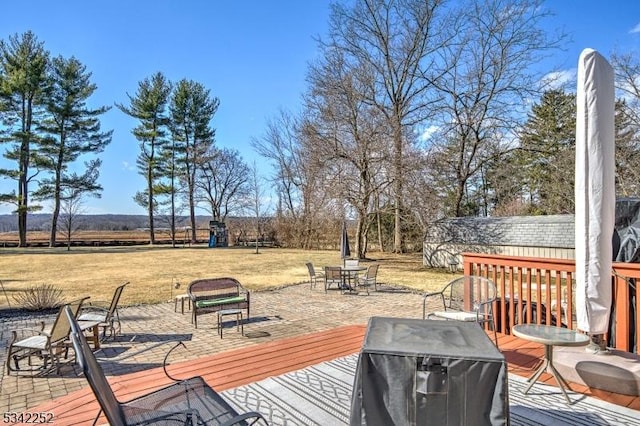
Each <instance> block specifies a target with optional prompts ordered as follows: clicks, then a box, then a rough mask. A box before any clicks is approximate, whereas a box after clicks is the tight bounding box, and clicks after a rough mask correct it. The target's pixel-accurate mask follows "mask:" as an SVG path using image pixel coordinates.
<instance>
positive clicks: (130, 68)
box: [0, 0, 640, 214]
mask: <svg viewBox="0 0 640 426" xmlns="http://www.w3.org/2000/svg"><path fill="white" fill-rule="evenodd" d="M604 4H606V6H603V5H604ZM545 6H546V7H547V8H548V9H550V10H552V11H553V12H554V13H555V14H556V16H555V17H553V18H552V19H550V20H549V21H548V22H547V28H549V29H553V28H563V29H564V31H566V32H567V33H569V34H570V36H571V41H570V42H568V43H567V44H566V50H565V51H564V52H561V53H559V54H558V55H556V56H554V57H553V58H551V60H550V62H549V69H551V68H552V67H553V66H556V67H559V69H561V70H564V71H567V75H571V73H572V72H575V68H576V64H577V60H578V55H579V54H580V51H581V50H582V49H583V48H586V47H591V48H594V49H596V50H599V51H600V52H601V53H603V54H604V55H605V56H608V55H609V53H610V52H611V51H612V49H613V48H618V49H620V50H622V51H629V50H636V49H638V48H639V47H640V45H639V44H640V1H637V0H627V1H622V0H617V1H616V0H613V1H611V0H610V1H607V2H604V1H601V0H580V1H577V0H576V1H570V0H548V1H546V2H545ZM328 17H329V1H328V0H269V1H267V0H233V1H222V0H183V1H179V0H175V1H169V0H134V1H131V0H111V1H106V2H96V1H79V0H65V1H60V2H55V1H43V0H40V1H35V0H34V1H33V2H31V3H30V4H29V7H25V6H24V4H23V3H20V2H16V1H11V2H3V5H2V20H1V22H2V23H1V24H0V38H2V39H7V38H8V36H9V35H11V34H15V33H23V32H25V31H27V30H31V31H33V32H34V33H35V34H36V35H37V36H38V38H39V39H40V40H41V41H43V42H44V43H45V47H46V48H47V49H48V50H49V51H50V52H51V53H52V55H54V56H57V55H63V56H65V57H70V56H72V55H73V56H75V57H76V58H78V59H79V60H80V61H81V62H82V63H84V64H85V65H86V66H87V69H88V70H89V71H91V72H92V73H93V82H94V83H95V84H97V86H98V90H97V92H96V94H95V95H94V97H93V98H92V100H91V103H92V104H94V105H95V106H98V105H113V104H114V102H121V103H127V97H126V93H130V94H134V93H135V91H136V88H137V84H138V82H139V81H140V80H142V79H143V78H145V77H148V76H150V75H152V74H153V73H155V72H156V71H162V72H163V73H164V74H165V75H166V76H167V77H168V78H169V79H171V80H174V81H177V80H179V79H181V78H188V79H192V80H196V81H198V82H200V83H202V84H204V85H205V86H206V87H207V88H208V89H210V90H211V94H212V95H213V96H217V97H218V98H219V99H220V108H219V109H218V112H217V114H216V115H215V117H214V119H213V122H212V126H213V127H214V128H215V129H216V144H217V145H218V146H220V147H223V146H224V147H230V148H236V149H238V150H240V152H241V154H242V155H243V157H244V159H245V161H247V162H248V163H252V162H253V161H254V160H255V161H256V162H257V163H258V165H259V166H260V167H261V169H262V170H263V172H264V173H265V174H268V172H269V169H268V166H267V165H266V164H265V161H264V160H261V159H260V158H258V157H257V156H256V155H255V154H254V153H253V152H252V150H251V147H250V140H251V138H253V137H260V136H261V135H262V134H263V132H264V130H265V124H266V122H267V120H268V119H269V118H271V117H274V116H275V115H276V114H277V112H278V109H279V108H284V109H288V110H293V111H295V110H297V109H298V108H299V107H300V98H301V95H302V93H303V92H304V90H305V74H306V70H307V64H308V63H309V61H312V60H313V59H314V58H315V56H316V54H317V49H316V42H315V41H314V37H317V36H323V35H324V34H325V33H326V30H327V21H328ZM638 50H640V49H638ZM135 125H136V122H135V121H134V120H132V119H130V118H128V117H127V116H125V115H124V114H123V113H122V112H120V111H119V110H117V109H116V108H113V109H112V110H111V111H110V112H108V113H107V114H105V115H104V116H103V118H102V126H103V129H105V130H108V129H113V130H114V133H113V141H112V143H111V145H110V146H109V147H108V148H107V149H106V150H105V152H104V153H103V154H102V155H101V158H102V160H103V167H102V169H101V176H100V182H101V184H102V185H103V187H104V191H103V194H102V198H101V199H99V200H95V199H88V200H87V202H86V207H87V212H88V213H123V214H145V211H144V210H143V209H142V208H141V207H139V206H137V205H136V204H135V203H134V202H133V200H132V197H133V195H134V194H135V192H136V191H138V190H140V189H141V188H143V186H144V180H143V178H142V177H141V176H139V175H138V173H137V170H136V169H135V159H136V155H137V153H138V144H137V141H136V140H135V139H134V138H133V136H132V135H131V133H130V131H131V129H132V128H133V127H134V126H135ZM0 165H2V160H0ZM14 187H15V183H14V182H13V181H8V180H6V181H0V191H2V192H4V191H9V190H12V189H14ZM9 211H10V207H9V206H0V213H8V212H9ZM45 211H46V210H45Z"/></svg>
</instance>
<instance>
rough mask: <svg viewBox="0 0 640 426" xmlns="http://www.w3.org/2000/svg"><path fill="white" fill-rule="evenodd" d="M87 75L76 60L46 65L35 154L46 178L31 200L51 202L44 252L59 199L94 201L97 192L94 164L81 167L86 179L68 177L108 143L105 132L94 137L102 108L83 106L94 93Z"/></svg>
mask: <svg viewBox="0 0 640 426" xmlns="http://www.w3.org/2000/svg"><path fill="white" fill-rule="evenodd" d="M90 79H91V73H90V72H87V70H86V67H85V66H84V65H83V64H82V63H80V61H78V60H77V59H76V58H73V57H72V58H71V59H65V58H63V57H57V58H54V59H53V60H52V61H51V67H50V81H51V87H50V90H49V92H48V96H47V100H46V118H45V119H44V120H43V122H42V125H41V126H40V128H39V130H41V131H42V132H43V134H44V135H45V137H44V138H43V140H42V146H41V154H42V155H44V156H46V158H47V159H48V163H47V165H48V167H49V168H50V171H51V174H52V176H51V177H47V178H45V179H43V180H42V181H41V185H40V188H39V189H38V191H36V193H34V198H37V199H40V200H46V199H52V200H53V212H52V216H51V235H50V238H49V246H50V247H55V244H56V232H57V228H58V217H59V215H60V208H61V201H63V198H64V194H65V193H74V194H76V196H81V195H82V194H83V193H92V194H94V195H97V194H98V193H99V191H100V190H101V187H100V186H99V185H98V184H97V182H96V180H97V174H96V172H95V170H94V169H95V168H96V166H99V165H100V162H99V161H97V162H96V161H93V162H89V163H86V166H87V173H85V174H82V175H77V174H73V175H71V174H69V173H68V172H67V170H68V168H69V165H70V164H71V163H73V162H75V161H76V160H77V159H78V158H79V157H80V156H82V155H85V154H98V153H100V152H102V151H103V150H104V148H105V147H106V146H107V145H108V144H109V143H110V142H111V133H112V132H111V131H109V132H101V131H100V119H99V116H100V115H101V114H103V113H105V112H106V111H108V110H109V108H108V107H101V108H97V109H91V108H89V107H87V105H86V102H87V100H88V99H89V98H90V97H91V95H92V94H93V93H94V92H95V90H96V88H97V87H96V85H95V84H93V83H91V81H90Z"/></svg>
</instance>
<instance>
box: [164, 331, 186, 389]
mask: <svg viewBox="0 0 640 426" xmlns="http://www.w3.org/2000/svg"><path fill="white" fill-rule="evenodd" d="M178 346H182V347H183V348H185V349H186V348H187V346H186V345H185V344H184V343H183V342H182V341H180V342H178V343H176V344H175V345H174V346H173V347H172V348H171V349H169V350H168V351H167V353H166V354H165V356H164V360H163V361H162V370H164V375H165V376H167V377H168V378H170V379H171V380H173V381H174V382H179V381H181V379H176V378H175V377H173V376H172V375H171V374H169V372H168V371H167V361H168V360H169V355H171V352H173V351H174V350H175V349H176V348H177V347H178Z"/></svg>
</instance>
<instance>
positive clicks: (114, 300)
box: [109, 282, 129, 315]
mask: <svg viewBox="0 0 640 426" xmlns="http://www.w3.org/2000/svg"><path fill="white" fill-rule="evenodd" d="M127 284H129V283H128V282H126V283H123V284H121V285H119V286H118V287H117V288H116V291H114V292H113V298H112V299H111V304H110V305H109V314H110V315H113V314H114V313H115V312H116V310H117V309H118V302H119V301H120V296H121V295H122V290H124V287H125V286H126V285H127Z"/></svg>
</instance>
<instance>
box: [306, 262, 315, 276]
mask: <svg viewBox="0 0 640 426" xmlns="http://www.w3.org/2000/svg"><path fill="white" fill-rule="evenodd" d="M307 270H308V271H309V278H311V279H313V278H315V277H316V270H315V268H314V267H313V263H311V262H307Z"/></svg>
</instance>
